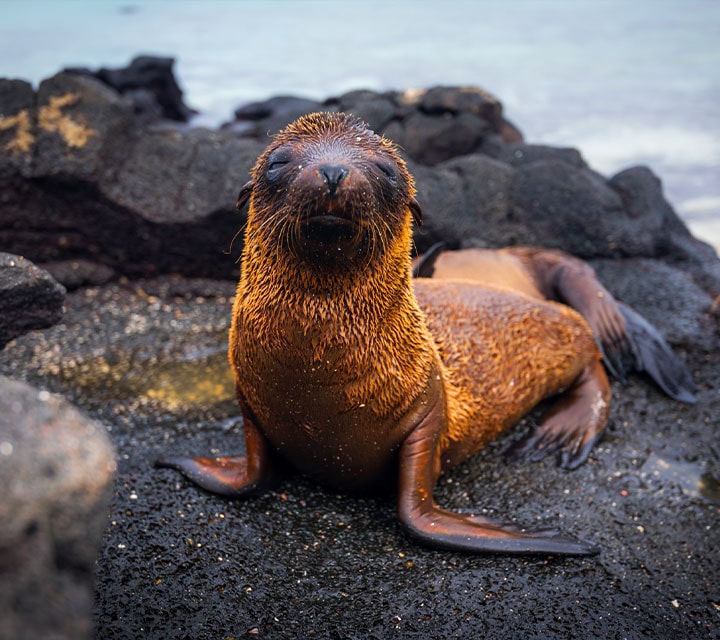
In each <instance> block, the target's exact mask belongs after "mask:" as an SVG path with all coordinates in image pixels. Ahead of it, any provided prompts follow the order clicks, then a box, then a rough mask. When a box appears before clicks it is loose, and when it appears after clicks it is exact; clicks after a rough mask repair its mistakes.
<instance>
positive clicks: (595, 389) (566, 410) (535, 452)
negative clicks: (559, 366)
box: [508, 360, 610, 469]
mask: <svg viewBox="0 0 720 640" xmlns="http://www.w3.org/2000/svg"><path fill="white" fill-rule="evenodd" d="M609 411H610V385H609V383H608V379H607V376H606V375H605V371H604V370H603V368H602V365H601V363H600V361H599V360H595V361H594V362H593V363H591V364H589V365H588V366H587V367H585V368H584V369H583V370H582V372H581V373H580V375H579V376H578V378H577V380H576V381H575V382H574V383H573V385H572V386H571V387H570V388H569V389H567V390H566V391H565V392H564V393H563V394H562V395H561V396H560V397H559V398H558V399H557V400H556V401H555V404H553V406H552V407H551V408H550V410H549V411H548V413H547V414H546V415H545V417H544V418H543V421H542V423H541V424H540V426H538V428H537V429H535V431H533V432H532V433H531V434H529V435H528V436H527V437H525V438H524V439H522V440H521V441H520V442H518V443H517V444H515V446H513V447H512V448H511V449H510V450H509V451H508V455H509V457H511V458H516V459H525V460H528V461H530V462H538V461H539V460H542V459H543V458H544V457H545V456H547V455H553V454H557V456H558V466H560V467H562V468H563V469H576V468H577V467H579V466H580V465H581V464H583V463H584V462H585V461H586V460H587V459H588V456H589V455H590V451H592V448H593V446H595V443H596V442H597V441H598V440H599V439H600V436H601V435H602V432H603V429H604V428H605V424H606V423H607V417H608V413H609Z"/></svg>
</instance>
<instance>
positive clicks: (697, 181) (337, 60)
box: [0, 0, 720, 248]
mask: <svg viewBox="0 0 720 640" xmlns="http://www.w3.org/2000/svg"><path fill="white" fill-rule="evenodd" d="M141 53H147V54H156V55H165V56H173V57H175V58H176V67H175V71H176V75H177V77H178V79H179V82H180V84H181V86H182V87H183V89H184V91H185V98H186V102H187V103H188V104H190V105H191V106H193V107H194V108H196V109H199V110H200V111H201V112H202V113H201V115H200V116H198V118H197V119H196V123H197V124H201V125H208V126H214V125H216V124H218V123H220V122H222V121H224V120H228V119H230V118H231V115H232V111H233V109H234V108H235V107H237V106H239V105H241V104H243V103H246V102H249V101H253V100H260V99H264V98H267V97H270V96H272V95H278V94H296V95H303V96H307V97H311V98H326V97H328V96H331V95H336V94H338V93H341V92H343V91H347V90H350V89H357V88H370V89H376V90H383V89H404V88H409V87H428V86H433V85H437V84H464V85H478V86H481V87H483V88H485V89H486V90H488V91H490V92H491V93H493V94H494V95H496V96H497V97H498V98H500V99H501V100H502V102H503V103H504V105H505V110H506V114H507V116H508V117H509V118H510V119H511V120H512V121H513V122H515V123H516V124H517V125H518V126H519V127H520V129H521V130H522V131H523V132H524V134H525V136H526V138H527V140H528V141H529V142H536V143H546V144H552V145H563V146H572V147H576V148H578V149H580V150H581V151H582V153H583V155H584V156H585V158H586V160H587V161H588V162H589V163H590V164H591V166H593V167H594V168H595V169H597V170H598V171H600V172H601V173H603V174H605V175H608V176H609V175H612V174H614V173H616V172H617V171H619V170H622V169H624V168H627V167H629V166H632V165H635V164H647V165H649V166H650V167H651V168H652V169H653V170H654V171H655V173H657V174H658V175H659V176H660V177H661V179H662V181H663V184H664V187H665V192H666V195H667V196H668V198H669V200H670V201H671V203H672V204H673V205H674V207H675V208H676V210H677V211H678V213H679V214H680V215H681V216H682V217H683V218H684V219H685V221H686V222H687V223H688V225H689V226H690V228H691V229H692V230H693V232H694V233H695V234H696V235H697V236H698V237H700V238H702V239H704V240H707V241H708V242H710V243H711V244H713V245H714V246H715V247H716V248H720V1H718V0H633V1H632V2H628V1H627V0H595V1H592V0H477V1H471V0H465V1H463V0H445V1H444V2H438V1H435V2H425V1H423V0H415V1H413V0H398V1H392V0H385V1H378V0H334V1H333V0H235V1H232V0H202V1H201V0H145V1H140V0H0V77H20V78H24V79H27V80H30V81H32V82H34V83H37V82H39V81H40V80H41V79H42V78H45V77H48V76H50V75H52V74H54V73H55V72H56V71H58V70H59V69H61V68H62V67H65V66H87V67H91V68H97V67H100V66H111V67H112V66H116V67H117V66H123V65H125V64H127V63H128V62H129V61H130V59H131V58H132V57H134V56H135V55H138V54H141Z"/></svg>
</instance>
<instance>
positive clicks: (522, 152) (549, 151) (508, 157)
mask: <svg viewBox="0 0 720 640" xmlns="http://www.w3.org/2000/svg"><path fill="white" fill-rule="evenodd" d="M493 157H494V158H495V159H496V160H498V161H500V162H504V163H505V164H509V165H511V166H513V167H519V166H521V165H525V164H531V163H533V162H539V161H541V160H557V161H559V162H564V163H566V164H568V165H570V166H571V167H575V168H576V169H587V167H588V165H587V163H586V162H585V160H584V159H583V157H582V155H581V154H580V152H579V151H578V150H577V149H571V148H568V147H550V146H548V145H542V144H522V143H520V144H509V145H503V146H502V147H500V148H499V149H498V151H497V154H493Z"/></svg>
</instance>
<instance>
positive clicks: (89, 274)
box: [43, 259, 115, 291]
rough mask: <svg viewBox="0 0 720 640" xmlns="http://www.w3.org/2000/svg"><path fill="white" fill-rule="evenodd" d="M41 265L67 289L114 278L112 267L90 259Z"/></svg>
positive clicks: (98, 283)
mask: <svg viewBox="0 0 720 640" xmlns="http://www.w3.org/2000/svg"><path fill="white" fill-rule="evenodd" d="M43 267H44V269H45V270H46V271H47V272H48V273H49V274H50V275H51V276H52V277H53V278H55V280H57V281H58V282H59V283H60V284H61V285H63V287H65V288H66V289H67V290H68V291H71V290H73V289H77V288H78V287H84V286H90V285H100V284H105V283H106V282H110V281H111V280H112V279H113V278H115V271H114V270H113V269H111V268H110V267H108V266H106V265H104V264H100V263H97V262H92V261H90V260H83V259H80V260H59V261H58V262H46V263H45V264H43Z"/></svg>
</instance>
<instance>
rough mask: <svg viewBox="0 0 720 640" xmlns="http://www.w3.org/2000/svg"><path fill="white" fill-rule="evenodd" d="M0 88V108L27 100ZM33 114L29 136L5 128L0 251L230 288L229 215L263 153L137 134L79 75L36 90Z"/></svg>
mask: <svg viewBox="0 0 720 640" xmlns="http://www.w3.org/2000/svg"><path fill="white" fill-rule="evenodd" d="M6 86H8V87H9V88H10V89H11V90H12V91H14V92H16V93H17V94H18V96H16V97H15V98H14V99H13V100H11V99H10V98H9V97H8V98H7V99H5V102H7V103H10V102H13V103H14V104H19V103H21V102H22V100H21V98H23V97H25V98H26V97H27V96H26V93H27V87H26V86H25V85H24V84H22V83H14V84H12V85H7V84H6ZM25 102H27V100H25ZM37 103H38V104H37V107H36V108H29V109H28V110H27V116H26V118H27V119H28V120H29V122H30V125H29V127H25V125H24V121H25V116H24V117H23V119H21V120H19V121H18V122H19V124H18V122H16V120H17V118H16V116H13V118H16V120H13V121H12V123H13V126H10V127H8V131H12V134H11V136H10V138H9V140H8V142H6V144H5V145H4V147H3V153H2V155H0V191H1V192H2V193H3V197H2V201H1V202H0V246H3V247H5V248H6V249H7V250H10V251H12V252H14V253H18V254H21V255H25V256H28V257H29V258H31V259H32V260H33V261H35V262H36V263H40V264H41V263H44V262H63V261H68V260H69V261H78V260H86V261H90V262H94V263H96V264H101V265H104V266H105V267H106V268H109V269H111V270H112V271H113V272H114V273H117V274H124V275H135V276H137V275H143V274H151V273H157V272H179V273H186V274H194V275H213V276H216V277H218V276H220V277H231V276H232V274H233V271H234V270H235V269H236V267H235V259H234V257H233V256H231V255H228V253H229V247H230V244H231V241H232V238H233V236H234V235H235V234H236V232H237V230H238V228H239V227H240V226H241V224H242V218H240V217H239V216H238V215H237V213H236V212H235V211H234V206H233V205H234V202H235V199H236V197H237V192H238V190H239V187H240V185H242V184H243V183H244V182H245V180H246V179H247V175H248V171H249V169H250V167H251V166H252V164H253V163H254V161H255V158H256V157H257V155H258V154H259V153H260V151H261V150H262V148H263V145H262V144H261V143H259V142H255V141H254V140H250V139H238V138H237V137H236V136H234V135H226V134H223V133H221V132H216V131H209V130H206V129H188V130H185V131H181V130H178V129H174V128H169V127H155V126H146V125H141V124H139V123H138V122H137V121H136V119H135V117H134V116H133V113H132V107H131V105H130V104H129V103H128V102H127V101H125V100H124V99H123V98H121V97H120V96H119V95H118V94H117V93H115V92H113V91H112V90H111V89H109V88H108V87H106V86H105V85H103V84H101V83H100V82H98V81H97V80H94V79H91V78H88V77H82V76H77V75H70V74H59V75H57V76H54V77H53V78H50V79H49V80H46V81H44V82H43V83H41V85H40V88H39V90H38V94H37ZM5 121H6V122H7V118H5ZM0 129H2V127H0ZM28 132H29V133H28ZM33 132H35V133H33ZM27 136H30V137H29V138H28V137H27ZM239 244H241V243H239ZM239 248H240V247H239V245H236V248H235V256H237V251H239Z"/></svg>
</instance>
